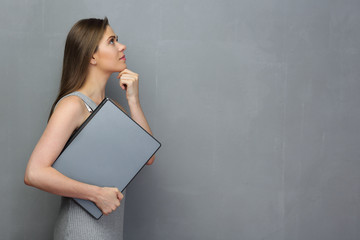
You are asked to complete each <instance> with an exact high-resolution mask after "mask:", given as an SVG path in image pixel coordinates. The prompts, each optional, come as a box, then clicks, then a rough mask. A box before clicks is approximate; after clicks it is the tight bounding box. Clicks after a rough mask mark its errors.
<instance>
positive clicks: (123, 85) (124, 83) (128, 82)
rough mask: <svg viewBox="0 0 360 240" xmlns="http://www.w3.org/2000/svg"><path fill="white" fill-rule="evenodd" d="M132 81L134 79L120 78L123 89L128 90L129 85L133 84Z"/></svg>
mask: <svg viewBox="0 0 360 240" xmlns="http://www.w3.org/2000/svg"><path fill="white" fill-rule="evenodd" d="M132 82H133V81H131V80H128V79H120V87H121V88H122V89H123V90H126V89H127V87H128V86H130V85H132Z"/></svg>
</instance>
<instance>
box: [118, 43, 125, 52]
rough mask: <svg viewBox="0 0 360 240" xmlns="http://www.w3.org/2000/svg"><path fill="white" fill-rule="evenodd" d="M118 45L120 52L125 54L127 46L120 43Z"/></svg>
mask: <svg viewBox="0 0 360 240" xmlns="http://www.w3.org/2000/svg"><path fill="white" fill-rule="evenodd" d="M118 44H119V46H118V49H119V51H120V52H123V51H125V50H126V46H125V45H124V44H121V43H118Z"/></svg>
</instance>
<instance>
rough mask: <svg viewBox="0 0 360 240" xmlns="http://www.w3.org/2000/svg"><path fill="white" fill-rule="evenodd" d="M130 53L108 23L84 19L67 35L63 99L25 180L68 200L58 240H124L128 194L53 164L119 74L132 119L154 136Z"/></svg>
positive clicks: (58, 226) (55, 107)
mask: <svg viewBox="0 0 360 240" xmlns="http://www.w3.org/2000/svg"><path fill="white" fill-rule="evenodd" d="M125 49H126V46H125V45H123V44H121V43H119V42H118V37H117V36H116V35H115V33H114V31H113V30H112V28H111V27H110V26H109V23H108V19H107V18H105V19H83V20H80V21H79V22H77V23H76V24H75V25H74V26H73V27H72V29H71V30H70V32H69V34H68V36H67V39H66V44H65V51H64V61H63V70H62V77H61V84H60V90H59V94H58V96H57V98H56V100H55V102H54V104H53V106H52V109H51V112H50V116H49V120H48V124H47V126H46V128H45V130H44V133H43V134H42V136H41V138H40V140H39V142H38V143H37V145H36V146H35V149H34V151H33V152H32V154H31V156H30V159H29V163H28V165H27V168H26V172H25V180H24V181H25V183H26V184H27V185H30V186H33V187H36V188H39V189H41V190H44V191H47V192H50V193H53V194H57V195H61V196H63V198H62V202H61V208H60V213H59V217H58V220H57V223H56V227H55V231H54V239H76V240H80V239H87V240H89V239H97V240H99V239H106V240H111V239H122V229H123V211H124V204H123V202H124V199H123V198H124V196H123V194H122V193H121V192H120V191H119V190H118V189H117V188H113V187H99V186H94V185H89V184H86V183H82V182H78V181H75V180H73V179H70V178H68V177H66V176H64V175H63V174H61V173H60V172H58V171H57V170H55V169H54V168H53V167H52V164H53V163H54V161H55V160H56V158H57V157H58V155H59V154H60V152H61V150H62V149H63V147H64V145H65V143H66V142H67V140H68V139H69V138H70V136H71V134H72V133H73V132H74V131H75V130H76V129H77V128H78V127H79V126H80V125H81V124H82V123H83V122H84V121H85V119H86V118H87V117H89V115H90V113H91V112H92V110H94V109H95V108H96V106H97V105H98V104H99V103H100V102H101V101H102V100H103V99H104V98H105V86H106V82H107V80H108V78H109V77H110V75H111V74H112V73H114V72H119V75H118V78H119V79H120V81H119V84H120V87H121V88H122V89H123V90H125V91H126V98H127V101H128V104H129V109H130V114H131V117H132V119H133V120H134V121H136V122H137V123H138V124H139V125H141V126H142V127H143V128H144V129H145V130H147V131H148V132H149V133H150V134H151V130H150V127H149V125H148V123H147V121H146V118H145V116H144V113H143V111H142V109H141V106H140V102H139V85H138V77H139V75H138V74H136V73H134V72H132V71H130V70H128V69H127V68H126V67H127V66H126V58H125V54H124V51H125ZM94 147H95V146H94ZM89 148H91V146H90V147H89ZM153 161H154V158H152V159H150V160H149V162H148V163H147V164H148V165H151V164H152V163H153ZM71 198H81V199H86V200H91V201H93V202H94V203H95V204H96V205H97V206H98V207H99V208H100V209H101V210H102V212H103V213H104V214H105V215H106V216H103V217H102V218H100V220H96V219H94V218H92V217H91V216H90V215H89V214H88V213H87V212H85V211H84V210H83V209H82V208H81V207H80V206H78V205H77V204H76V203H75V202H73V201H72V200H71ZM118 207H120V208H119V209H117V208H118ZM116 209H117V210H116ZM115 210H116V211H115ZM110 213H111V214H110Z"/></svg>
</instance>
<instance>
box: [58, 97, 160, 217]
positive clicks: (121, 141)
mask: <svg viewBox="0 0 360 240" xmlns="http://www.w3.org/2000/svg"><path fill="white" fill-rule="evenodd" d="M160 146H161V144H160V142H159V141H157V140H156V139H155V138H154V137H153V136H151V135H150V134H149V133H148V132H147V131H145V130H144V129H143V128H142V127H141V126H140V125H138V124H137V123H136V122H135V121H133V120H132V119H131V118H130V117H129V116H128V115H127V114H126V113H124V112H123V111H122V110H121V109H120V108H119V107H118V106H117V105H116V104H115V103H114V102H113V101H112V100H111V99H110V98H105V99H104V100H103V101H102V102H101V103H100V104H99V106H98V107H97V108H96V109H95V110H94V112H93V113H92V114H91V115H90V116H89V117H88V119H87V120H86V121H85V122H84V123H83V124H82V125H81V126H80V128H79V129H78V130H77V131H76V132H75V133H74V134H73V135H72V137H71V138H70V139H69V141H68V142H67V144H66V145H65V147H64V149H63V151H62V152H61V154H60V155H59V157H58V158H57V160H56V161H55V162H54V164H53V167H54V168H55V169H57V170H58V171H59V172H61V173H62V174H64V175H65V176H68V177H70V178H72V179H75V180H78V181H80V182H84V183H88V184H93V185H97V186H101V187H117V188H118V189H119V190H120V191H123V190H124V189H125V188H126V186H127V185H128V184H129V183H130V182H131V180H132V179H133V178H134V177H135V176H136V175H137V174H138V172H139V171H140V170H141V169H142V168H143V167H144V166H145V164H146V163H147V162H148V161H149V160H150V158H151V157H152V156H153V155H154V154H155V152H156V151H157V150H158V149H159V148H160ZM74 200H75V201H76V202H77V203H78V204H80V206H82V207H83V208H84V209H85V210H86V211H88V212H89V213H90V214H91V215H92V216H93V217H95V218H96V219H99V218H100V217H101V216H102V212H101V210H100V209H99V208H98V207H97V206H96V205H95V204H94V203H93V202H91V201H88V200H83V199H74Z"/></svg>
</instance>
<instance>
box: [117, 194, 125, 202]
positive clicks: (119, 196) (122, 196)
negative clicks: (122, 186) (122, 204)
mask: <svg viewBox="0 0 360 240" xmlns="http://www.w3.org/2000/svg"><path fill="white" fill-rule="evenodd" d="M117 198H118V199H119V200H120V201H121V200H122V199H123V198H124V195H123V194H122V193H121V192H118V194H117Z"/></svg>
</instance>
